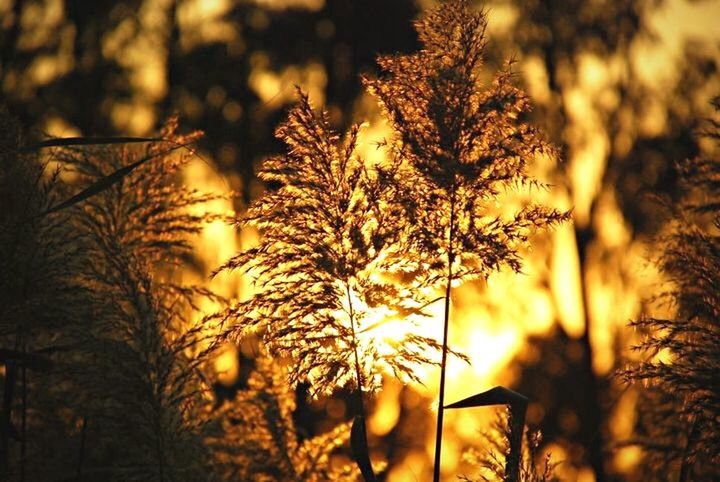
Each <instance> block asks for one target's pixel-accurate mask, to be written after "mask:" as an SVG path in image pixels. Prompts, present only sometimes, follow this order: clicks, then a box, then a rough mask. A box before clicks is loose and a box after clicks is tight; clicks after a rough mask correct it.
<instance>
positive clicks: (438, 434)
mask: <svg viewBox="0 0 720 482" xmlns="http://www.w3.org/2000/svg"><path fill="white" fill-rule="evenodd" d="M454 236H455V193H454V192H453V193H452V195H451V197H450V229H449V231H448V257H447V263H448V268H447V269H448V271H447V283H446V286H445V316H444V320H443V343H442V362H441V363H440V399H439V401H438V416H437V428H436V429H435V460H434V462H433V482H440V456H441V454H442V431H443V418H444V415H445V368H446V367H447V354H448V329H449V327H450V292H451V289H452V277H453V272H452V263H453V257H454V253H453V238H454Z"/></svg>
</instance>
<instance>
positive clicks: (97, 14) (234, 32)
mask: <svg viewBox="0 0 720 482" xmlns="http://www.w3.org/2000/svg"><path fill="white" fill-rule="evenodd" d="M434 3H435V2H433V1H431V0H416V1H413V0H363V1H359V0H355V1H352V0H134V1H133V0H127V1H110V0H93V1H69V0H68V1H63V0H46V1H36V0H14V1H13V0H0V42H1V43H0V46H1V49H0V66H1V68H2V70H1V71H0V74H1V76H0V79H1V81H2V85H1V86H0V96H2V97H3V98H4V100H5V101H6V102H7V103H8V104H9V105H10V107H11V108H12V110H13V111H14V112H15V113H16V114H18V115H20V117H21V120H22V121H24V123H25V125H29V126H32V128H33V132H34V133H35V134H36V135H41V134H49V135H53V136H67V135H79V134H83V135H110V134H124V135H147V134H150V133H152V132H154V131H155V130H156V129H157V127H158V126H159V125H160V123H161V122H162V121H163V119H165V118H166V116H168V115H169V114H171V113H173V112H176V111H177V112H179V114H180V116H181V125H183V126H184V128H185V129H187V130H190V129H193V128H199V129H202V130H203V131H205V133H206V135H205V137H204V139H203V140H202V141H201V142H200V151H201V153H202V159H198V160H196V161H195V162H194V163H193V164H192V165H191V167H190V169H188V170H187V172H186V174H185V175H186V180H187V182H188V183H189V184H191V185H193V186H197V187H199V188H203V189H211V190H221V191H230V190H235V191H238V192H239V193H240V196H239V197H238V199H237V201H236V203H235V205H234V206H231V205H230V203H229V202H228V205H227V206H221V207H225V208H228V209H230V208H235V209H236V210H238V211H239V212H242V210H243V208H244V207H245V206H246V205H247V203H249V202H250V201H251V200H252V199H253V198H255V197H256V196H257V194H258V193H259V192H260V191H261V190H262V189H263V187H262V186H261V185H260V184H259V183H258V182H257V180H256V179H255V177H254V170H255V169H256V167H257V165H258V162H259V161H260V160H261V159H262V158H263V157H264V156H266V155H268V154H270V153H276V152H278V151H279V150H280V148H281V146H280V144H279V143H278V142H277V141H275V140H274V139H273V137H272V131H273V128H274V127H275V125H276V124H277V123H278V121H279V120H280V119H281V118H282V117H283V115H284V112H285V111H286V109H287V107H288V106H289V105H290V104H291V103H292V102H293V101H294V95H295V94H294V89H293V86H294V85H299V86H301V87H302V88H303V89H304V90H305V91H307V92H309V94H310V98H311V100H312V101H313V103H314V104H315V105H316V106H321V105H325V106H326V107H327V109H328V110H329V112H330V115H331V119H332V121H333V122H334V123H335V124H336V125H337V126H338V127H346V126H347V125H348V124H349V123H351V122H353V121H357V120H367V121H369V126H368V127H367V128H366V129H365V130H364V131H363V138H362V142H363V144H362V147H363V153H364V155H366V156H367V157H374V156H381V155H382V151H378V150H376V148H375V146H374V144H373V143H374V142H376V141H379V140H380V139H382V138H383V136H385V135H387V131H386V126H385V125H384V124H383V123H382V121H381V120H380V118H379V114H378V111H377V107H376V105H375V103H374V101H373V100H371V99H370V98H369V96H368V95H367V94H365V93H364V92H363V90H362V87H361V85H360V82H359V75H360V74H362V73H367V74H370V75H373V74H374V73H375V72H376V70H375V69H376V67H375V63H374V58H375V56H376V54H378V53H391V52H409V51H412V50H414V49H416V48H417V40H416V38H415V36H414V33H413V31H412V28H411V21H412V20H413V19H414V18H416V17H417V16H418V15H419V13H420V12H421V11H422V10H423V9H425V8H428V7H430V6H432V5H433V4H434ZM483 5H484V7H483V8H486V9H487V10H488V11H489V39H490V44H489V50H488V53H489V58H488V59H487V63H488V68H489V69H494V68H495V67H497V66H498V65H500V63H501V62H502V61H503V60H504V59H506V58H507V57H509V56H515V57H516V58H517V60H518V63H517V64H516V72H517V81H518V83H519V84H521V85H522V86H523V87H524V88H525V89H526V90H527V91H528V93H529V94H530V96H531V98H532V99H533V102H534V104H535V110H534V122H535V123H536V124H538V125H539V126H540V127H542V128H543V129H544V131H545V132H546V133H547V134H548V136H549V137H550V138H551V139H552V141H553V142H554V143H555V144H556V145H558V146H559V147H560V148H561V151H562V157H563V159H564V162H563V164H562V165H560V166H538V172H537V173H536V174H537V175H538V177H540V179H542V180H545V181H549V182H551V183H553V184H554V185H555V186H556V187H555V188H554V189H553V190H552V191H551V192H550V193H543V194H542V196H544V197H545V198H546V199H544V200H543V201H545V202H547V203H548V204H551V205H554V206H557V207H560V208H566V209H568V208H572V209H573V213H574V222H573V223H572V224H567V225H565V226H563V227H562V228H560V229H558V230H556V231H555V232H553V233H552V234H549V235H547V236H545V237H543V238H539V239H536V240H535V244H534V249H533V250H532V251H531V252H528V253H526V260H527V262H526V267H525V270H524V271H525V272H524V275H521V276H516V275H513V274H512V273H505V272H501V273H499V274H496V275H494V276H493V277H492V278H491V279H490V280H489V282H488V283H487V284H486V283H481V282H477V283H473V284H467V285H464V286H462V287H461V288H460V289H458V290H456V293H455V295H454V296H453V304H454V310H455V311H454V315H453V321H452V325H451V330H450V333H451V335H450V338H451V343H453V344H454V346H455V347H456V348H458V349H460V350H462V351H464V352H466V353H467V354H469V355H470V357H471V360H472V364H471V366H466V365H464V364H462V363H460V362H458V361H457V360H453V361H452V363H451V365H450V366H449V372H448V373H449V379H448V393H447V399H448V400H450V401H454V400H456V399H460V398H464V397H466V396H469V395H472V394H474V393H477V392H479V391H482V390H485V389H487V388H489V387H491V386H493V385H495V384H498V383H500V384H503V385H507V386H511V387H513V388H515V389H517V390H519V391H521V392H523V393H525V394H527V395H528V396H529V397H530V398H531V400H532V401H533V403H532V404H531V406H530V409H529V415H528V416H529V419H528V422H529V423H530V424H531V425H534V426H539V427H540V428H541V430H542V431H543V434H544V446H543V450H547V451H551V452H552V454H553V458H554V459H555V460H558V461H564V462H563V463H562V464H561V465H560V466H559V467H558V469H557V473H558V475H559V476H560V477H561V478H562V479H563V480H567V481H572V480H577V481H582V482H590V481H593V480H595V479H596V478H598V477H597V476H598V475H599V474H600V473H602V475H603V476H604V478H605V479H606V480H633V478H636V477H637V473H636V471H637V464H638V461H639V459H640V457H641V452H640V450H639V448H637V447H636V446H634V445H633V444H632V438H633V427H634V423H635V413H636V409H637V408H638V407H636V398H637V396H636V394H635V393H634V391H633V390H632V389H628V388H627V387H626V386H624V385H622V384H621V383H620V382H619V381H617V380H615V379H613V378H612V376H611V375H612V373H613V371H614V370H616V369H617V368H620V367H622V366H623V365H624V363H626V360H627V358H628V357H629V356H632V354H631V353H630V352H629V347H630V346H631V345H632V344H633V342H634V341H633V335H634V334H633V332H632V331H631V330H630V329H629V328H627V327H626V325H627V323H628V321H629V320H631V319H633V318H636V317H638V316H639V315H640V314H641V313H643V312H646V311H648V310H652V309H653V308H652V306H651V304H650V303H649V302H647V301H646V300H648V299H649V298H650V296H652V294H654V293H656V292H657V291H658V289H659V287H660V286H661V282H662V280H661V279H660V278H659V276H658V274H657V271H656V269H655V268H654V266H653V264H652V262H651V260H652V258H653V254H654V253H653V242H652V241H653V238H654V236H656V235H657V234H658V233H661V232H662V230H663V229H664V223H665V221H666V220H665V218H664V217H663V215H662V214H661V212H662V210H660V209H659V208H658V205H657V203H656V202H655V200H654V196H655V195H667V196H670V197H675V196H677V195H678V192H677V189H678V186H677V182H676V179H675V177H674V175H673V171H672V163H673V161H675V160H679V159H684V158H687V157H692V156H694V155H696V154H697V153H698V152H700V151H701V150H702V149H703V147H704V146H703V145H702V142H701V141H699V140H697V137H696V136H695V135H694V133H695V130H696V129H697V127H698V125H699V123H700V122H701V120H702V119H703V117H706V116H708V115H709V103H708V102H709V99H710V98H711V97H712V96H714V95H717V94H719V93H720V76H719V75H718V68H719V67H720V27H719V25H720V1H718V0H708V1H702V0H697V1H688V0H585V1H583V0H506V1H488V2H486V3H484V4H482V5H481V4H480V3H478V6H479V8H480V7H481V6H483ZM256 237H257V233H254V232H242V233H236V232H235V230H234V229H233V228H232V227H229V226H225V225H223V224H222V223H216V224H214V225H212V226H211V227H210V228H208V229H207V230H206V232H205V233H204V234H203V235H202V237H201V238H200V239H198V240H197V263H195V264H194V265H193V266H189V267H188V268H187V272H186V273H185V274H184V276H187V277H188V279H197V280H204V279H206V278H207V275H208V273H209V272H210V271H212V270H213V269H214V268H216V267H217V266H218V265H219V264H220V263H221V262H223V261H225V260H226V259H228V258H229V257H230V256H231V255H232V254H233V253H234V252H236V251H237V250H238V249H240V248H241V247H247V246H249V245H251V244H252V243H253V240H254V239H256ZM212 286H213V288H214V289H216V290H218V291H221V292H222V293H224V294H226V295H228V296H234V297H240V298H242V297H245V296H247V294H248V292H249V289H250V287H249V285H248V283H247V282H244V280H242V279H241V278H239V277H238V276H225V275H223V276H221V277H220V278H218V279H216V280H215V281H213V283H212ZM439 308H441V306H440V305H439ZM208 309H209V310H210V309H212V307H210V306H208ZM440 315H441V313H439V314H438V316H440ZM387 326H388V328H387V329H385V330H384V331H382V332H380V333H377V334H376V336H378V337H387V338H388V339H392V337H393V336H394V333H393V331H392V324H389V325H387ZM441 326H442V325H441V323H430V324H429V325H428V327H427V328H426V330H427V331H426V332H427V333H428V334H434V335H436V336H438V337H439V336H440V330H441ZM252 353H253V347H252V346H251V344H248V346H244V347H240V348H236V347H234V346H228V347H227V348H226V350H225V352H224V353H223V354H222V355H221V356H220V357H219V358H218V360H217V361H216V367H217V369H218V370H219V371H220V375H219V378H220V381H221V384H220V385H218V386H217V390H218V391H219V392H220V393H230V392H232V391H233V390H234V389H236V388H237V387H238V386H241V385H242V383H243V377H244V376H246V373H245V371H244V370H243V363H247V359H248V358H249V357H252ZM423 378H424V379H425V386H424V387H423V386H412V387H403V386H400V385H398V384H396V383H394V382H392V381H391V380H388V384H387V387H386V389H385V390H384V391H383V392H381V393H380V394H379V395H378V396H377V397H376V399H375V400H374V403H373V408H372V414H371V417H370V419H369V427H370V431H371V447H372V448H373V450H374V451H375V452H376V453H377V455H378V457H380V458H386V459H387V460H388V462H389V464H390V476H389V477H388V480H389V481H391V482H404V481H415V480H425V479H426V478H427V475H426V474H427V471H428V470H429V466H430V463H431V455H432V448H433V445H432V443H433V436H434V420H433V418H434V417H433V416H432V414H431V413H430V412H429V411H428V410H429V409H431V407H432V405H433V399H432V397H433V396H434V395H433V394H435V393H436V391H437V384H438V373H437V372H436V371H432V370H429V371H427V372H426V373H424V375H423ZM299 395H300V396H299V408H298V412H297V417H296V418H297V422H298V424H299V426H300V427H301V433H305V434H312V433H316V432H318V431H323V430H326V429H327V428H328V427H330V426H331V425H333V424H334V423H337V422H338V421H340V420H345V419H347V418H348V416H349V415H348V414H346V402H347V397H346V396H342V395H339V396H337V397H335V398H333V399H329V400H321V401H320V402H317V403H314V404H312V405H307V404H304V403H303V394H302V390H300V393H299ZM491 418H492V410H482V409H476V410H474V411H469V412H468V411H465V412H463V413H457V414H456V413H448V415H447V418H446V432H445V442H444V447H443V448H444V452H443V470H444V471H446V472H447V473H448V474H451V473H463V471H466V470H468V469H467V468H466V467H465V466H464V465H462V461H461V454H462V452H463V450H464V449H465V448H466V447H468V446H470V445H473V443H475V442H476V441H477V440H478V438H479V437H478V432H479V431H481V430H483V428H485V427H486V426H487V423H488V421H489V420H490V419H491ZM599 447H604V449H603V450H600V449H599Z"/></svg>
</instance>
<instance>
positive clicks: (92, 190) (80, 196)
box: [40, 145, 185, 216]
mask: <svg viewBox="0 0 720 482" xmlns="http://www.w3.org/2000/svg"><path fill="white" fill-rule="evenodd" d="M181 147H185V146H184V145H178V146H175V147H172V148H170V149H168V150H166V151H162V152H157V153H154V154H150V155H148V156H145V157H143V158H141V159H139V160H137V161H135V162H133V163H132V164H130V165H128V166H125V167H121V168H120V169H118V170H117V171H115V172H113V173H111V174H108V175H107V176H105V177H103V178H100V179H98V180H97V181H96V182H94V183H93V184H91V185H90V186H89V187H87V188H85V189H84V190H82V191H80V192H79V193H77V194H76V195H74V196H72V197H71V198H70V199H68V200H66V201H63V202H61V203H60V204H58V205H56V206H53V207H51V208H50V209H48V210H46V211H44V212H42V213H40V216H46V215H48V214H51V213H54V212H57V211H60V210H62V209H65V208H69V207H70V206H74V205H75V204H78V203H80V202H82V201H85V200H86V199H88V198H90V197H92V196H94V195H96V194H99V193H101V192H103V191H104V190H106V189H108V188H109V187H111V186H112V185H113V184H116V183H117V182H119V181H121V180H122V179H123V178H124V177H125V176H127V175H128V174H130V173H131V172H132V171H134V170H135V169H137V168H138V167H140V166H141V165H143V164H145V163H146V162H147V161H149V160H151V159H153V158H155V157H159V156H164V155H167V154H168V153H170V152H172V151H174V150H176V149H179V148H181Z"/></svg>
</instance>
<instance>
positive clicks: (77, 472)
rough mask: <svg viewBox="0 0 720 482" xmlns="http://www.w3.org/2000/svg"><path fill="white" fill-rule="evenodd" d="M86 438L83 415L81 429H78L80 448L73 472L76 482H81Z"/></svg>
mask: <svg viewBox="0 0 720 482" xmlns="http://www.w3.org/2000/svg"><path fill="white" fill-rule="evenodd" d="M86 437H87V416H85V415H83V418H82V427H81V428H80V448H79V453H78V461H77V468H76V470H75V479H76V482H81V481H82V473H83V461H84V460H85V439H86Z"/></svg>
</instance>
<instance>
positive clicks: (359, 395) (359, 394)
mask: <svg viewBox="0 0 720 482" xmlns="http://www.w3.org/2000/svg"><path fill="white" fill-rule="evenodd" d="M345 290H346V293H347V299H348V315H349V317H350V329H351V331H352V338H353V352H354V355H355V377H356V379H357V386H358V389H357V391H356V392H355V393H356V403H357V413H358V415H360V416H361V417H362V419H363V425H365V404H364V402H363V377H362V371H361V370H360V355H359V354H358V343H357V334H356V331H355V311H354V309H353V305H352V297H351V296H350V285H349V284H347V283H346V284H345ZM365 445H366V446H367V438H366V439H365Z"/></svg>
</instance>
